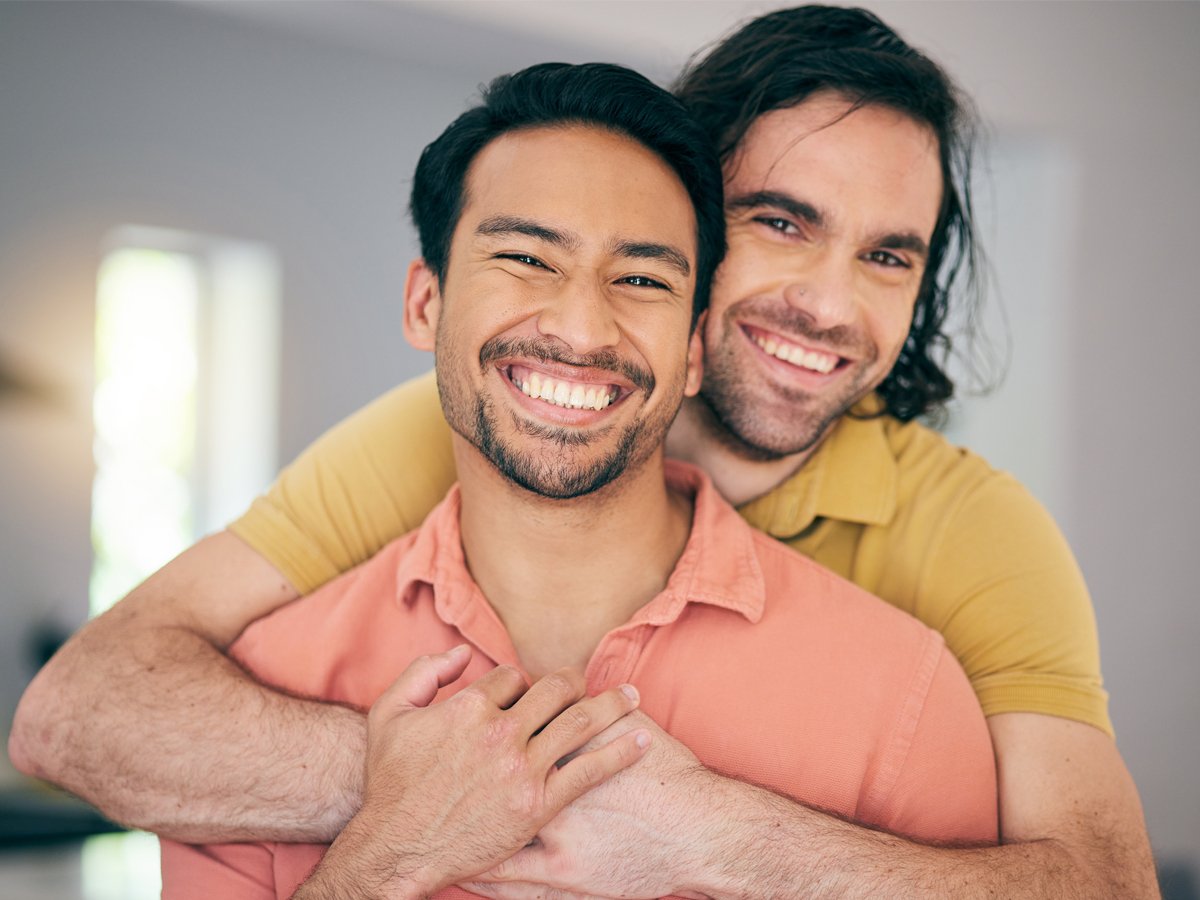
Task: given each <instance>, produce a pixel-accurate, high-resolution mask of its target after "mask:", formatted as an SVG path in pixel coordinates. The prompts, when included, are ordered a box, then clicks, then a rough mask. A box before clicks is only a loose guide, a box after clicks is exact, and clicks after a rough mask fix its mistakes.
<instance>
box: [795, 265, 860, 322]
mask: <svg viewBox="0 0 1200 900" xmlns="http://www.w3.org/2000/svg"><path fill="white" fill-rule="evenodd" d="M783 296H784V299H785V300H786V301H787V304H788V305H789V306H791V307H792V308H793V309H798V310H800V311H801V312H803V313H805V314H806V315H807V316H808V317H809V319H811V320H812V323H813V325H814V326H815V327H817V328H819V329H821V330H825V329H829V328H835V327H837V326H838V325H846V324H849V323H850V322H851V320H852V319H853V317H854V314H855V308H856V305H857V300H856V297H855V288H854V269H853V266H852V265H850V264H849V263H847V262H845V261H843V260H838V259H837V258H836V257H835V256H834V255H833V254H822V255H821V256H819V257H817V258H815V259H814V258H810V259H808V260H806V261H805V264H804V265H803V266H802V267H800V268H798V269H797V270H796V271H795V272H793V273H791V276H790V277H789V280H788V283H787V284H786V285H785V286H784V289H783Z"/></svg>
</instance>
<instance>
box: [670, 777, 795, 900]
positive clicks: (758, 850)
mask: <svg viewBox="0 0 1200 900" xmlns="http://www.w3.org/2000/svg"><path fill="white" fill-rule="evenodd" d="M705 774H706V775H707V781H706V783H705V784H703V785H694V786H693V787H692V789H693V790H695V791H697V794H696V796H700V797H704V798H705V799H704V807H703V808H704V820H703V822H698V823H697V825H698V826H699V827H698V829H693V830H692V838H691V839H690V840H689V841H688V845H689V847H691V848H692V852H693V855H692V857H691V860H690V862H689V868H688V869H687V870H686V873H687V877H686V881H685V883H684V884H682V885H681V890H679V891H678V893H680V894H683V895H684V896H702V897H706V898H710V900H749V898H760V897H778V896H787V895H788V894H789V893H791V892H790V891H788V890H786V889H784V888H785V887H786V882H787V881H788V880H789V879H788V877H787V876H786V874H785V873H786V872H787V870H788V867H787V866H786V865H781V860H782V859H785V858H786V859H790V858H794V856H795V854H796V852H797V851H798V848H799V846H801V845H797V844H794V843H793V841H792V837H793V830H792V827H791V826H792V824H793V822H792V819H791V818H790V815H791V814H794V813H797V812H801V813H802V812H807V811H808V810H806V809H804V808H803V807H800V806H799V805H798V804H795V803H793V802H791V801H788V800H786V799H785V798H782V797H779V796H777V795H775V794H773V793H771V792H770V791H766V790H764V789H762V788H759V787H756V786H755V785H752V784H747V783H745V782H742V781H738V780H737V779H734V778H728V777H726V776H723V775H718V774H717V773H715V772H712V771H709V770H705ZM781 882H782V883H781Z"/></svg>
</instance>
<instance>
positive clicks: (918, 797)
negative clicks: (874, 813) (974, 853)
mask: <svg viewBox="0 0 1200 900" xmlns="http://www.w3.org/2000/svg"><path fill="white" fill-rule="evenodd" d="M938 643H939V645H941V642H940V641H939V642H938ZM879 820H880V821H884V822H887V823H888V827H889V828H890V829H892V830H895V831H896V832H898V833H900V834H903V835H905V836H906V837H912V838H916V839H917V840H920V841H925V842H928V843H955V844H960V843H961V844H980V843H984V844H995V843H996V842H997V841H998V840H999V829H1000V819H999V805H998V800H997V793H996V762H995V755H994V753H993V751H992V740H991V735H990V734H989V732H988V728H987V723H986V720H985V719H984V718H983V716H982V715H981V714H980V709H979V701H978V700H976V699H975V694H974V692H973V691H972V690H971V685H970V683H969V682H968V681H967V679H966V676H965V675H964V674H963V671H962V668H961V667H960V666H959V665H958V663H957V662H956V661H955V659H954V657H953V656H952V655H951V654H950V653H949V651H948V650H946V649H945V647H944V646H942V649H941V652H940V654H939V657H938V661H937V666H936V668H935V669H934V672H933V677H932V678H931V679H930V681H929V688H928V691H927V692H926V693H925V696H924V698H923V703H922V704H921V711H920V716H919V718H918V719H917V724H916V728H915V729H914V730H913V733H912V739H911V743H910V744H909V745H908V747H907V752H906V753H905V754H904V761H903V763H902V765H901V768H900V770H899V774H898V776H897V777H896V779H895V784H894V788H893V790H892V791H891V793H890V794H889V796H888V797H887V799H886V802H885V803H884V805H883V809H882V813H881V815H880V816H879Z"/></svg>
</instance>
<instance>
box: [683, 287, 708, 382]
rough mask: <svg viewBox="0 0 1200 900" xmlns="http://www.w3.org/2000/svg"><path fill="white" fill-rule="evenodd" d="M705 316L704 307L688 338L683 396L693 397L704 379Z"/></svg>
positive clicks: (706, 313) (706, 312)
mask: <svg viewBox="0 0 1200 900" xmlns="http://www.w3.org/2000/svg"><path fill="white" fill-rule="evenodd" d="M707 318H708V310H707V309H706V310H705V311H704V312H702V313H700V318H699V319H698V320H697V322H696V327H695V328H693V329H692V336H691V337H690V338H688V354H687V379H686V381H685V383H684V388H683V395H684V396H685V397H695V396H696V395H697V394H698V393H700V383H701V382H702V381H703V380H704V326H705V324H706V322H705V320H706V319H707Z"/></svg>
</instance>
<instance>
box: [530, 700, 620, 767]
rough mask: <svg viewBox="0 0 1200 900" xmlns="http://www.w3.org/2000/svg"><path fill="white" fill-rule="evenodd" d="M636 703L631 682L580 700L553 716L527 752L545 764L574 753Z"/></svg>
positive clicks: (532, 741) (531, 742)
mask: <svg viewBox="0 0 1200 900" xmlns="http://www.w3.org/2000/svg"><path fill="white" fill-rule="evenodd" d="M637 705H638V692H637V689H636V688H635V687H634V686H633V685H632V684H623V685H621V686H620V687H617V688H612V689H611V690H607V691H605V692H604V693H603V694H597V695H596V696H595V697H588V698H587V699H585V700H580V701H579V702H578V703H575V704H573V705H572V706H569V707H568V708H566V709H564V710H563V711H562V712H561V713H559V714H558V715H557V716H555V717H554V720H553V721H552V722H550V724H548V725H547V726H546V727H545V728H543V729H542V732H541V734H538V735H537V736H536V737H534V738H533V740H531V741H530V742H529V749H530V753H531V754H532V755H533V756H534V758H535V759H537V760H538V761H539V762H541V763H543V764H545V765H547V766H548V765H550V764H551V763H554V762H557V761H559V760H562V759H563V757H568V756H570V755H572V754H576V753H577V752H578V751H579V750H581V749H582V748H583V746H584V745H585V744H586V743H587V742H588V741H590V740H591V739H592V738H594V737H596V736H597V735H598V734H601V733H602V732H604V731H605V730H606V729H608V728H609V727H610V726H612V725H613V723H614V722H616V721H618V720H619V719H621V718H622V717H623V716H626V715H628V714H629V713H630V712H632V711H633V710H634V709H636V708H637ZM606 743H607V742H606Z"/></svg>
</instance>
